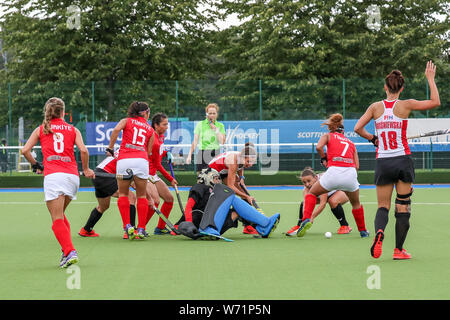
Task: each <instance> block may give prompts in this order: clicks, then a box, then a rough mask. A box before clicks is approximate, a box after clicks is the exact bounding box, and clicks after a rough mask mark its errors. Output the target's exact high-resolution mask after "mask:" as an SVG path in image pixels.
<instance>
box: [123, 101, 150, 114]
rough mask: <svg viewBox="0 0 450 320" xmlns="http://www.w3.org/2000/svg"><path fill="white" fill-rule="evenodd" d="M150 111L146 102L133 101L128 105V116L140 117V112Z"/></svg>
mask: <svg viewBox="0 0 450 320" xmlns="http://www.w3.org/2000/svg"><path fill="white" fill-rule="evenodd" d="M146 111H148V112H150V108H149V106H148V104H147V103H146V102H140V101H134V102H132V103H131V104H130V106H129V107H128V117H130V118H136V117H142V112H146Z"/></svg>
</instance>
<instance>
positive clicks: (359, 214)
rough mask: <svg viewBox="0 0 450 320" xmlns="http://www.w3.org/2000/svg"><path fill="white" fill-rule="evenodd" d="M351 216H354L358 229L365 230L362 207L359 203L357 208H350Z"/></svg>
mask: <svg viewBox="0 0 450 320" xmlns="http://www.w3.org/2000/svg"><path fill="white" fill-rule="evenodd" d="M352 213H353V218H355V222H356V225H357V226H358V231H363V230H366V223H365V222H364V208H363V206H362V205H361V207H360V208H359V209H352Z"/></svg>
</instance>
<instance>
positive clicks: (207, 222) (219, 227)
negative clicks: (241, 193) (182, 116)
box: [177, 168, 280, 240]
mask: <svg viewBox="0 0 450 320" xmlns="http://www.w3.org/2000/svg"><path fill="white" fill-rule="evenodd" d="M238 220H245V221H246V222H249V223H251V224H252V225H254V226H255V229H256V230H257V231H258V233H259V234H260V235H261V236H262V237H263V238H268V237H269V236H270V235H271V234H272V232H273V231H274V230H275V228H276V227H277V225H278V222H279V221H280V214H279V213H275V214H274V215H272V216H271V217H266V216H265V215H264V214H262V213H261V212H259V211H258V210H256V209H255V208H254V207H253V206H251V205H250V204H249V203H248V202H246V201H244V200H242V199H241V198H239V197H238V196H236V194H235V193H234V191H233V190H232V189H231V188H229V187H227V186H225V185H223V184H222V183H221V179H220V175H219V173H218V172H217V171H216V170H214V169H212V168H206V169H203V170H202V171H201V173H200V174H199V176H198V180H197V184H196V185H194V186H193V187H192V188H191V190H190V192H189V199H188V202H187V204H186V208H185V215H184V216H183V217H182V218H181V219H180V221H178V222H177V224H178V231H180V233H181V234H183V235H185V236H187V237H189V238H191V239H194V240H195V239H198V238H200V237H202V236H204V235H205V234H206V235H211V236H220V235H222V234H223V233H224V232H225V231H227V230H228V229H229V228H233V227H234V228H236V227H237V223H238Z"/></svg>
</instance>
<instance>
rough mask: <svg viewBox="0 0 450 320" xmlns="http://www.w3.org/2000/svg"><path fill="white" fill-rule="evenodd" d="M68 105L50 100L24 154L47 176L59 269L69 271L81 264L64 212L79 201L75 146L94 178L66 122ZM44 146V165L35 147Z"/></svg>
mask: <svg viewBox="0 0 450 320" xmlns="http://www.w3.org/2000/svg"><path fill="white" fill-rule="evenodd" d="M64 111H65V105H64V101H63V100H61V99H59V98H50V99H49V100H48V101H47V102H46V103H45V107H44V113H45V117H44V121H43V122H42V125H40V126H39V127H38V128H36V129H35V130H34V131H33V133H32V134H31V136H30V138H29V139H28V141H27V142H26V144H25V146H24V147H23V149H22V154H23V155H24V157H25V158H26V159H27V160H28V161H29V162H30V163H31V165H32V167H33V171H34V172H36V173H42V172H43V173H44V194H45V201H46V204H47V208H48V211H49V212H50V216H51V218H52V222H53V224H52V230H53V233H54V234H55V237H56V239H57V240H58V242H59V244H60V245H61V249H62V252H63V254H62V257H61V261H60V264H59V266H60V267H61V268H67V267H68V266H69V265H71V264H74V263H76V262H78V260H79V259H78V253H77V251H76V250H75V248H74V246H73V243H72V237H71V235H70V224H69V221H68V220H67V218H66V216H65V211H66V209H67V206H68V205H69V203H70V201H71V200H73V199H76V194H77V192H78V188H79V186H80V177H79V174H78V168H77V162H76V161H75V154H74V145H76V146H77V147H78V149H79V150H80V153H81V162H82V166H83V173H84V175H85V176H86V177H88V178H95V175H94V171H92V170H91V169H89V152H88V150H87V148H86V146H85V145H84V142H83V137H82V135H81V133H80V131H79V130H78V129H77V128H75V127H74V126H72V125H70V124H68V123H66V122H65V121H64ZM38 142H40V143H41V148H42V154H43V159H44V161H43V164H44V166H42V164H40V163H39V162H37V161H36V159H34V157H33V155H32V154H31V150H32V148H33V147H34V146H35V145H36V144H37V143H38Z"/></svg>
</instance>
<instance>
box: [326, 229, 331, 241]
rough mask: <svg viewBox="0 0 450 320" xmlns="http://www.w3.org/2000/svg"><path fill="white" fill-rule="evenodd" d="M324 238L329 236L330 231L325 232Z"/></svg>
mask: <svg viewBox="0 0 450 320" xmlns="http://www.w3.org/2000/svg"><path fill="white" fill-rule="evenodd" d="M325 238H327V239H330V238H331V232H330V231H327V232H325Z"/></svg>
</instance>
